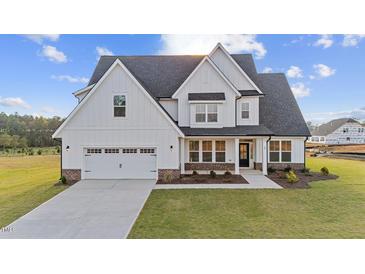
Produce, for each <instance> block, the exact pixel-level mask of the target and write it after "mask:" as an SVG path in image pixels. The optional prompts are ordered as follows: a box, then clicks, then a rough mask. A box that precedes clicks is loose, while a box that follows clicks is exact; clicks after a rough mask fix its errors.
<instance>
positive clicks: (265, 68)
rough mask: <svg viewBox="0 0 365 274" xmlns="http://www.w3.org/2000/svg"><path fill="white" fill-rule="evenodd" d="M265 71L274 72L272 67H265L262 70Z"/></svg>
mask: <svg viewBox="0 0 365 274" xmlns="http://www.w3.org/2000/svg"><path fill="white" fill-rule="evenodd" d="M262 72H263V73H271V72H273V69H272V68H270V67H264V69H263V70H262Z"/></svg>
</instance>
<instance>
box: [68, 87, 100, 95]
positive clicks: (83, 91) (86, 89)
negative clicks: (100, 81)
mask: <svg viewBox="0 0 365 274" xmlns="http://www.w3.org/2000/svg"><path fill="white" fill-rule="evenodd" d="M94 86H95V84H92V85H90V86H87V87H84V88H82V89H79V90H76V91H75V92H73V93H72V94H73V95H75V96H79V95H80V94H83V93H85V92H88V91H90V90H91V89H92V88H93V87H94Z"/></svg>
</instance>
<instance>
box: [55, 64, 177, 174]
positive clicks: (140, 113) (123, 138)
mask: <svg viewBox="0 0 365 274" xmlns="http://www.w3.org/2000/svg"><path fill="white" fill-rule="evenodd" d="M90 95H91V96H90V98H85V99H84V100H86V99H87V101H86V102H85V104H84V105H83V106H82V107H81V108H80V109H79V110H78V112H77V115H74V116H73V117H72V119H71V120H70V121H69V122H68V124H66V126H65V127H64V128H63V130H62V131H61V132H60V136H59V137H61V138H62V146H63V155H62V157H63V162H62V165H63V168H64V169H82V168H83V166H84V149H85V148H92V147H108V148H112V147H117V148H119V147H153V148H156V153H157V159H156V161H157V166H158V168H160V169H177V168H179V140H178V137H179V136H178V133H177V131H176V130H175V129H174V127H173V126H172V124H171V123H170V122H169V121H168V120H167V119H166V117H165V116H164V115H163V113H162V112H161V110H159V109H158V108H157V107H156V105H154V104H153V103H152V102H151V100H150V99H149V98H148V97H147V95H146V94H145V92H144V91H143V90H142V89H141V88H140V87H139V86H138V85H137V84H136V83H135V82H134V81H133V79H132V78H131V77H130V76H129V75H128V74H127V73H126V72H125V71H124V70H123V68H122V67H121V66H119V65H117V66H115V67H114V69H113V70H112V71H111V72H110V74H109V75H108V76H107V77H106V78H105V79H104V81H103V82H102V83H101V84H100V85H99V86H98V87H96V89H95V90H94V91H93V93H92V94H90ZM114 95H126V117H125V118H124V117H114V113H113V111H114V109H113V96H114ZM57 137H58V136H57ZM66 146H69V150H68V151H66ZM82 176H83V175H82Z"/></svg>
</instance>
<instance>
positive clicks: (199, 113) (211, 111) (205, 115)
mask: <svg viewBox="0 0 365 274" xmlns="http://www.w3.org/2000/svg"><path fill="white" fill-rule="evenodd" d="M195 122H196V123H216V122H218V105H217V104H196V105H195Z"/></svg>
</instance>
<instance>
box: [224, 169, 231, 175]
mask: <svg viewBox="0 0 365 274" xmlns="http://www.w3.org/2000/svg"><path fill="white" fill-rule="evenodd" d="M231 175H232V173H231V172H230V171H229V170H226V172H224V176H231Z"/></svg>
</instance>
